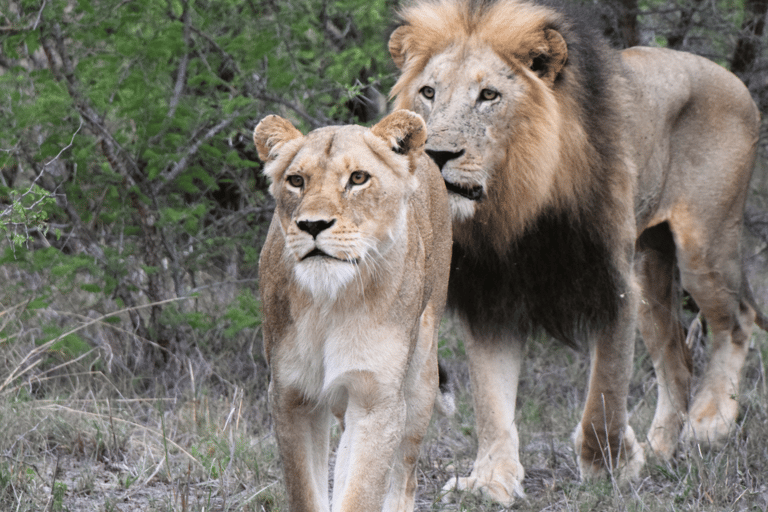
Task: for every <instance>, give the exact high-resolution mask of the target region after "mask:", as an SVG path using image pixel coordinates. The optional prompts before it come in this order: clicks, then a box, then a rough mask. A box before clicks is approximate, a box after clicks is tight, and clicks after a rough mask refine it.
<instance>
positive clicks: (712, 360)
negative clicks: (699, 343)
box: [673, 224, 757, 445]
mask: <svg viewBox="0 0 768 512" xmlns="http://www.w3.org/2000/svg"><path fill="white" fill-rule="evenodd" d="M684 228H685V231H684V233H685V234H682V233H681V234H679V235H678V232H679V231H681V228H680V227H679V226H678V228H674V227H673V231H674V233H675V239H676V243H677V246H678V258H679V261H680V273H681V277H682V284H683V287H684V288H685V289H686V290H688V292H689V293H690V294H691V296H692V297H693V299H694V300H695V301H696V304H697V305H698V306H699V309H700V311H701V314H702V315H703V317H704V319H705V320H706V322H707V325H708V326H709V328H710V330H711V333H712V344H711V345H712V347H711V351H710V357H709V363H708V365H707V368H706V370H705V372H704V375H703V376H702V378H701V380H700V383H699V385H698V390H697V391H696V394H695V396H694V398H693V401H692V403H691V406H690V408H689V411H688V422H687V423H686V425H685V427H684V430H683V440H684V441H686V442H690V441H697V442H700V443H703V444H708V445H718V444H719V443H720V442H722V441H723V440H724V439H725V438H727V436H728V435H729V433H730V432H731V430H732V429H733V427H734V426H735V421H736V416H737V414H738V394H739V383H740V380H741V370H742V367H743V366H744V361H745V359H746V356H747V352H748V350H749V339H750V336H751V334H752V329H753V326H754V323H755V319H756V316H757V312H756V310H755V309H754V308H753V307H752V306H751V305H750V304H749V301H748V297H745V296H742V295H743V289H744V288H743V285H742V279H743V273H742V271H741V265H740V258H739V252H738V247H739V244H738V240H739V236H740V231H739V230H738V229H730V230H728V229H724V230H721V231H719V232H717V235H718V237H719V238H718V241H717V242H714V241H710V240H708V239H707V236H706V234H704V233H703V232H702V230H701V229H698V230H697V229H696V226H692V225H690V224H689V225H686V226H684ZM713 234H714V233H713Z"/></svg>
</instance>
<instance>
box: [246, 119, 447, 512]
mask: <svg viewBox="0 0 768 512" xmlns="http://www.w3.org/2000/svg"><path fill="white" fill-rule="evenodd" d="M425 140H426V127H425V125H424V121H423V120H422V119H421V117H419V116H418V115H416V114H414V113H413V112H408V111H405V110H400V111H396V112H394V113H392V114H390V115H389V116H387V117H385V118H384V119H383V120H381V121H380V122H379V123H378V124H376V125H375V126H374V127H373V128H371V129H366V128H362V127H359V126H343V127H328V128H321V129H318V130H315V131H313V132H311V133H309V134H308V135H307V136H306V137H305V136H303V135H302V134H301V133H300V132H299V131H298V130H297V129H296V128H294V127H293V125H291V123H290V122H288V121H286V120H285V119H282V118H280V117H277V116H269V117H267V118H265V119H264V120H262V121H261V122H260V123H259V125H258V126H257V127H256V130H255V131H254V142H255V143H256V147H257V149H258V152H259V158H261V159H262V160H263V161H264V162H266V164H265V166H264V172H265V173H266V175H267V176H268V177H269V178H270V179H271V182H272V183H271V185H270V189H269V190H270V193H271V194H272V195H273V196H274V197H275V200H276V204H277V206H276V209H275V215H274V217H273V219H272V224H271V225H270V228H269V234H268V235H267V240H266V242H265V244H264V247H263V249H262V252H261V258H260V260H259V280H260V289H261V298H262V303H263V308H264V309H263V313H264V323H263V330H264V350H265V352H266V357H267V361H268V362H269V365H270V369H271V373H272V375H271V377H272V379H271V382H270V386H269V399H270V405H271V409H272V415H273V418H274V421H275V431H276V434H277V441H278V446H279V449H280V456H281V459H282V462H283V469H284V473H285V484H286V490H287V494H288V502H289V509H290V510H328V448H329V428H330V421H331V414H335V415H336V416H337V417H338V418H339V419H340V420H341V423H342V425H343V427H344V431H343V434H342V436H341V439H340V441H339V449H338V452H337V455H336V466H335V478H334V487H333V510H335V511H347V512H361V511H380V510H382V509H383V510H401V511H407V510H413V506H414V491H415V489H416V462H417V459H418V455H419V446H420V443H421V440H422V438H423V437H424V433H425V432H426V429H427V426H428V425H429V420H430V417H431V415H432V405H433V403H434V402H435V399H436V392H437V389H438V367H437V328H438V325H439V323H440V317H441V316H442V313H443V308H444V305H445V297H446V293H447V287H448V275H449V264H450V257H451V222H450V211H449V206H448V199H447V197H446V191H445V186H444V185H443V180H442V179H441V177H440V173H439V172H438V170H437V168H436V167H435V165H434V163H433V162H432V161H431V160H430V159H429V158H428V157H427V156H426V155H425V154H424V151H423V146H424V141H425Z"/></svg>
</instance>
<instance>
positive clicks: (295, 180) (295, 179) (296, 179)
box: [287, 174, 304, 188]
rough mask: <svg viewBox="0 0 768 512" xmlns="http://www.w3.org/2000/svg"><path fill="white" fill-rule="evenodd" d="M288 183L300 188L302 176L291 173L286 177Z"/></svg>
mask: <svg viewBox="0 0 768 512" xmlns="http://www.w3.org/2000/svg"><path fill="white" fill-rule="evenodd" d="M287 181H288V184H289V185H290V186H292V187H295V188H301V187H303V186H304V178H302V177H301V176H299V175H298V174H291V175H290V176H288V178H287Z"/></svg>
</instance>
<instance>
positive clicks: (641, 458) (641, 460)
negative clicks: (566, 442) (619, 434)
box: [573, 423, 645, 481]
mask: <svg viewBox="0 0 768 512" xmlns="http://www.w3.org/2000/svg"><path fill="white" fill-rule="evenodd" d="M583 441H584V431H583V430H582V428H581V423H579V425H578V426H577V427H576V430H575V431H574V432H573V444H574V446H575V448H576V453H577V454H580V453H581V446H582V443H583ZM578 460H579V473H580V474H581V479H582V480H592V479H596V478H602V477H605V476H606V474H607V471H606V464H604V463H595V462H594V461H592V460H589V461H588V460H585V459H584V457H582V456H579V457H578ZM614 465H615V469H614V470H613V474H614V475H615V476H616V477H617V479H618V480H619V481H627V480H634V479H636V478H638V477H639V476H640V471H641V470H642V469H643V466H644V465H645V453H644V450H643V446H642V445H641V444H640V443H639V442H638V441H637V438H636V437H635V431H634V430H632V427H630V426H629V425H627V428H626V430H625V431H624V436H623V438H622V441H621V448H620V451H619V461H618V464H616V463H614Z"/></svg>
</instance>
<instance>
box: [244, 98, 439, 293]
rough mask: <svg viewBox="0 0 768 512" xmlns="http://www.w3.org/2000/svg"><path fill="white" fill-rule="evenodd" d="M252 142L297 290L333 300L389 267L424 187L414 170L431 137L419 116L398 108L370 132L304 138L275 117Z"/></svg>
mask: <svg viewBox="0 0 768 512" xmlns="http://www.w3.org/2000/svg"><path fill="white" fill-rule="evenodd" d="M253 139H254V142H255V144H256V148H257V149H258V153H259V158H261V159H262V161H264V162H265V166H264V173H265V174H266V175H267V176H268V177H269V178H270V179H271V181H272V183H271V185H270V187H269V191H270V193H271V194H272V196H273V197H274V198H275V200H276V203H277V206H276V209H275V215H276V216H277V217H278V219H279V222H280V227H281V228H282V232H283V235H284V237H285V252H286V254H285V257H286V258H287V259H288V260H289V261H291V262H292V265H293V272H294V275H295V277H296V279H297V281H298V283H299V284H300V286H302V287H303V288H304V289H305V290H307V291H308V292H309V293H311V294H312V295H313V296H315V297H330V298H333V297H335V296H336V295H337V294H338V292H339V291H340V290H342V289H343V288H345V287H346V286H347V285H348V284H349V283H350V282H352V281H353V280H355V278H356V277H358V278H359V279H360V280H361V282H364V281H365V280H366V279H367V278H368V277H370V276H371V275H373V274H374V273H375V272H376V269H377V266H380V265H384V264H386V262H385V258H386V256H387V254H388V253H389V251H391V250H392V248H393V246H395V243H396V242H397V241H398V240H399V239H400V238H401V236H402V234H403V232H404V230H405V221H406V211H407V209H406V205H407V202H408V199H409V197H410V196H411V194H412V193H413V191H414V190H416V187H418V185H419V184H418V179H417V178H416V176H415V175H414V174H413V171H414V169H415V161H414V154H415V152H416V151H417V150H420V149H421V148H422V146H423V145H424V141H425V140H426V128H425V126H424V121H423V120H422V118H421V117H419V116H418V115H416V114H414V113H412V112H407V111H404V110H400V111H395V112H394V113H392V114H390V115H389V116H387V117H385V118H384V119H383V120H382V121H380V122H379V123H378V124H376V125H375V126H374V127H373V128H371V129H367V128H363V127H360V126H341V127H327V128H320V129H318V130H315V131H312V132H310V133H309V134H308V135H307V136H303V135H302V134H301V132H299V131H298V130H297V129H296V128H294V127H293V125H291V123H290V122H289V121H287V120H285V119H283V118H281V117H278V116H274V115H273V116H268V117H266V118H264V119H263V120H262V121H261V122H260V123H259V124H258V126H256V129H255V130H254V134H253Z"/></svg>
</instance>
